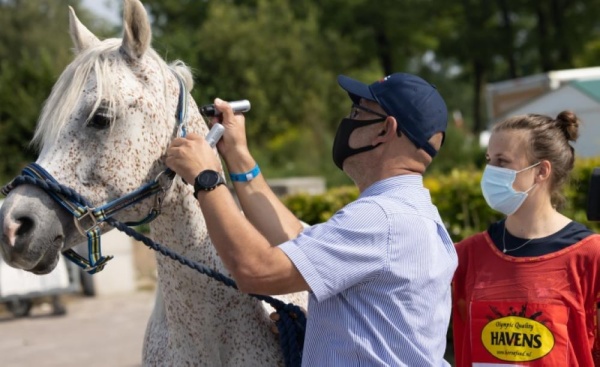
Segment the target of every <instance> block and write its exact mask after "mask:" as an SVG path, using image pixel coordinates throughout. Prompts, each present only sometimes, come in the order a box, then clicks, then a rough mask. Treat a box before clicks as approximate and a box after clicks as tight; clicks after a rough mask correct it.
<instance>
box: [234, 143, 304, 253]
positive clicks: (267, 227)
mask: <svg viewBox="0 0 600 367" xmlns="http://www.w3.org/2000/svg"><path fill="white" fill-rule="evenodd" d="M225 162H226V164H227V168H228V170H229V172H232V173H241V172H248V171H250V170H251V169H252V168H253V167H254V166H255V165H256V163H255V161H254V159H253V158H252V157H251V156H250V153H247V154H245V155H238V156H236V157H233V158H225ZM233 186H234V188H235V191H236V194H237V197H238V200H239V202H240V205H241V207H242V210H243V211H244V215H245V216H246V218H248V220H249V221H250V223H252V224H253V225H254V226H255V227H256V229H258V230H259V231H260V232H261V233H262V234H263V235H264V236H265V237H266V238H267V239H268V240H269V243H270V244H271V245H272V246H275V245H278V244H280V243H283V242H285V241H287V240H289V239H292V238H296V237H297V236H298V234H299V233H300V232H302V229H303V226H302V223H301V222H300V221H299V220H298V218H296V216H294V214H293V213H292V212H291V211H290V210H289V209H288V208H287V207H286V206H285V205H284V204H283V203H282V202H281V200H279V198H278V197H277V196H276V195H275V193H273V190H271V188H270V187H269V185H268V184H267V182H266V180H265V178H264V176H263V174H262V173H261V174H259V175H258V176H257V177H255V178H253V179H252V180H251V181H246V182H238V181H233Z"/></svg>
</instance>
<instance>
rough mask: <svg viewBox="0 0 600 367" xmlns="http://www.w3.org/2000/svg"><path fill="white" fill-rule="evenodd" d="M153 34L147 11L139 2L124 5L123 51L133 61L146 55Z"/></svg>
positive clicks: (128, 2) (127, 1) (132, 1)
mask: <svg viewBox="0 0 600 367" xmlns="http://www.w3.org/2000/svg"><path fill="white" fill-rule="evenodd" d="M151 38H152V32H151V30H150V22H149V21H148V15H147V14H146V9H144V6H143V5H142V3H141V2H139V0H125V3H124V4H123V44H122V45H121V49H122V50H123V51H125V53H126V54H127V55H128V56H129V57H130V58H131V59H133V60H137V59H139V58H140V57H142V56H143V55H144V53H145V52H146V50H148V48H149V47H150V40H151Z"/></svg>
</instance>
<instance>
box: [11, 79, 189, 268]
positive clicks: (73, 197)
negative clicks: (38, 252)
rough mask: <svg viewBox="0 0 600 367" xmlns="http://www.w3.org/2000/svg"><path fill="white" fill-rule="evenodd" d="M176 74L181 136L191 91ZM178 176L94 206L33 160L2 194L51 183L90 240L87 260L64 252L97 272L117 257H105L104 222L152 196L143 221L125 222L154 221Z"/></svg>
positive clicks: (166, 172) (54, 195) (171, 175)
mask: <svg viewBox="0 0 600 367" xmlns="http://www.w3.org/2000/svg"><path fill="white" fill-rule="evenodd" d="M174 74H175V73H174ZM175 75H176V76H177V80H178V81H179V100H178V103H177V112H176V120H177V134H178V136H180V137H185V135H186V134H187V131H186V118H187V91H186V89H185V85H184V83H183V81H182V80H181V77H180V76H179V75H177V74H175ZM174 177H175V172H173V171H171V170H170V169H166V170H164V171H163V172H161V173H160V174H159V175H158V176H157V177H156V179H155V180H154V181H152V182H149V183H147V184H145V185H143V186H141V187H140V188H138V189H137V190H135V191H133V192H131V193H129V194H127V195H125V196H122V197H120V198H118V199H115V200H113V201H111V202H109V203H106V204H103V205H101V206H98V207H95V208H94V207H93V206H92V205H91V204H90V203H89V202H88V201H87V200H86V199H85V198H83V197H82V196H80V195H78V194H76V193H75V192H74V191H73V192H72V193H61V192H60V191H55V190H51V189H50V187H51V186H54V187H56V186H58V185H59V183H58V181H56V179H54V177H52V175H50V173H48V172H47V171H46V170H45V169H44V168H43V167H42V166H40V165H39V164H37V163H30V164H29V165H28V166H27V167H25V168H24V169H23V171H22V175H21V176H19V177H17V178H15V179H14V180H13V181H11V182H10V183H8V184H7V185H6V186H4V187H3V188H2V190H1V193H2V194H3V195H8V193H9V192H10V191H11V190H12V189H14V188H15V187H16V186H19V185H21V184H23V183H30V182H28V180H27V178H31V179H34V180H36V179H37V180H42V181H44V182H45V183H46V184H47V185H48V188H44V187H42V188H43V189H44V190H45V191H46V193H48V194H49V195H50V196H51V197H52V198H53V199H54V200H55V201H56V202H57V203H59V204H60V205H62V206H63V207H64V208H65V209H66V210H67V211H69V212H70V213H71V214H72V215H73V219H74V222H75V227H76V228H77V230H79V232H80V233H81V234H82V235H84V236H86V237H87V239H88V258H87V259H86V258H84V257H83V256H81V255H79V254H78V253H76V252H75V251H74V250H72V249H68V250H65V251H63V255H65V257H66V258H67V259H69V260H71V261H72V262H74V263H75V264H77V265H78V266H79V267H81V268H83V269H84V270H85V271H86V272H88V273H90V274H94V273H97V272H99V271H101V270H102V269H104V266H105V265H106V263H107V262H108V261H109V260H111V259H112V258H113V256H110V255H109V256H102V253H101V246H100V235H101V228H102V226H103V225H104V223H105V222H106V221H107V220H108V219H109V218H112V217H113V216H114V215H115V214H116V213H118V212H119V211H121V210H123V209H125V208H127V207H129V206H131V205H134V204H136V203H138V202H140V201H142V200H144V199H146V198H147V197H149V196H152V195H154V198H155V200H154V205H153V206H152V208H151V209H150V212H149V213H148V215H147V216H146V217H145V218H143V219H141V220H139V221H136V222H127V223H125V224H126V225H127V226H137V225H141V224H145V223H149V222H151V221H153V220H154V219H156V217H158V216H159V215H160V213H161V208H162V201H163V199H164V196H165V194H166V191H167V190H168V189H169V188H170V187H171V184H172V182H173V181H172V180H173V178H174Z"/></svg>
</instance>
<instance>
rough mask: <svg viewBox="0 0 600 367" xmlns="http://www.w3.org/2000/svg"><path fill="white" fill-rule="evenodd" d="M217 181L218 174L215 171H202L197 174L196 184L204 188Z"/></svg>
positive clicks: (213, 184) (212, 185)
mask: <svg viewBox="0 0 600 367" xmlns="http://www.w3.org/2000/svg"><path fill="white" fill-rule="evenodd" d="M217 182H219V174H218V173H217V172H215V171H204V172H202V174H201V175H200V176H198V184H199V185H200V186H201V187H204V188H211V187H214V186H216V185H217Z"/></svg>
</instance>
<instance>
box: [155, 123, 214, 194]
mask: <svg viewBox="0 0 600 367" xmlns="http://www.w3.org/2000/svg"><path fill="white" fill-rule="evenodd" d="M165 164H166V165H167V167H169V168H170V169H172V170H173V171H175V173H177V174H178V175H179V176H181V178H183V179H184V180H185V182H187V183H189V184H192V183H193V182H194V179H195V178H196V176H198V174H199V173H200V172H202V171H204V170H206V169H212V170H215V171H217V172H218V171H221V162H220V160H219V158H218V156H217V155H216V154H215V151H214V150H213V149H212V148H211V147H210V145H208V143H207V142H206V140H205V139H204V137H203V136H200V135H198V134H194V133H189V134H188V135H187V136H186V137H185V138H176V139H173V141H172V142H171V145H170V146H169V148H168V149H167V156H166V159H165Z"/></svg>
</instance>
